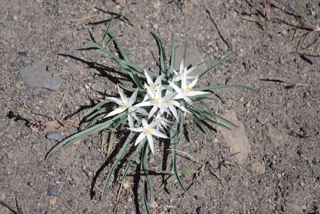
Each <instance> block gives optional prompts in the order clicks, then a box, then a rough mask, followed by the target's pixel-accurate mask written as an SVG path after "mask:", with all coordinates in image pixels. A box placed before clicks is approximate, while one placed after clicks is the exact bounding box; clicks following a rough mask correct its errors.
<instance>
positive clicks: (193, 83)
mask: <svg viewBox="0 0 320 214" xmlns="http://www.w3.org/2000/svg"><path fill="white" fill-rule="evenodd" d="M197 82H198V77H196V78H195V79H194V80H193V81H192V82H191V83H190V85H189V88H193V86H195V85H196V84H197Z"/></svg>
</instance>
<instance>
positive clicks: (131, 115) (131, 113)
mask: <svg viewBox="0 0 320 214" xmlns="http://www.w3.org/2000/svg"><path fill="white" fill-rule="evenodd" d="M118 92H119V94H120V98H121V99H118V98H115V97H108V98H107V99H108V100H110V101H112V102H114V103H116V104H118V105H119V107H118V108H116V109H115V110H113V111H112V112H110V113H109V114H107V116H106V117H111V116H114V115H116V114H120V113H121V112H124V111H126V110H128V122H129V127H130V128H133V127H134V120H138V117H137V113H140V114H143V115H146V114H147V112H146V111H145V110H144V109H141V108H138V107H134V106H132V105H133V104H134V103H135V102H136V99H137V94H138V89H136V90H135V91H134V92H133V94H132V95H131V97H130V98H128V97H127V96H126V95H125V94H124V93H123V91H122V89H121V88H120V87H119V86H118Z"/></svg>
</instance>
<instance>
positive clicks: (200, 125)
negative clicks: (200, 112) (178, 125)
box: [189, 114, 211, 139]
mask: <svg viewBox="0 0 320 214" xmlns="http://www.w3.org/2000/svg"><path fill="white" fill-rule="evenodd" d="M189 116H190V117H191V118H192V120H193V121H194V122H195V123H196V124H197V125H198V126H199V128H200V129H201V130H202V131H203V133H205V134H206V136H207V138H208V139H211V137H210V132H209V130H208V128H207V127H206V126H205V125H204V124H203V123H202V122H201V120H199V119H198V118H197V117H196V116H194V115H192V114H189Z"/></svg>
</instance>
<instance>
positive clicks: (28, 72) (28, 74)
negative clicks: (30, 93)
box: [19, 60, 63, 91]
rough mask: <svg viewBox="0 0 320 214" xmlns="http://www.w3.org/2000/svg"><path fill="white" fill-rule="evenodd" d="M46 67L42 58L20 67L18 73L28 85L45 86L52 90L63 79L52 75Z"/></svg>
mask: <svg viewBox="0 0 320 214" xmlns="http://www.w3.org/2000/svg"><path fill="white" fill-rule="evenodd" d="M46 67H47V63H46V62H45V61H44V60H42V61H39V62H36V63H34V64H32V65H28V66H26V67H23V68H21V69H20V71H19V73H20V76H21V78H22V79H23V81H24V82H25V83H26V84H27V85H28V86H29V87H41V88H47V89H49V90H52V91H55V90H58V89H59V88H60V87H61V85H62V83H63V79H62V78H61V77H53V76H52V75H51V74H50V73H49V72H48V71H47V69H46Z"/></svg>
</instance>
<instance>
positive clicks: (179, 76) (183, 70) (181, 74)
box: [173, 60, 196, 82]
mask: <svg viewBox="0 0 320 214" xmlns="http://www.w3.org/2000/svg"><path fill="white" fill-rule="evenodd" d="M195 68H196V66H195V67H191V68H189V69H187V68H186V67H184V60H182V62H181V64H180V70H179V73H178V72H177V71H175V70H173V73H174V74H175V77H174V78H173V81H174V82H178V81H181V80H182V78H183V77H184V76H185V77H186V79H187V80H193V79H195V78H196V76H189V75H190V73H191V72H193V70H194V69H195Z"/></svg>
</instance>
